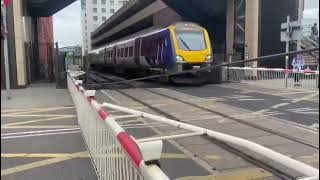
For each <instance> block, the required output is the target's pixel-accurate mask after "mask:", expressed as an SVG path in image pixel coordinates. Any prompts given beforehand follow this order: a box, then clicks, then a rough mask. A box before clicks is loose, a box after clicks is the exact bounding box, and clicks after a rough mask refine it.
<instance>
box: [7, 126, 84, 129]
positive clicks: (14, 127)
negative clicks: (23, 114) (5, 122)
mask: <svg viewBox="0 0 320 180" xmlns="http://www.w3.org/2000/svg"><path fill="white" fill-rule="evenodd" d="M79 127H80V126H71V125H70V126H68V125H66V126H7V127H2V126H1V129H59V128H79Z"/></svg>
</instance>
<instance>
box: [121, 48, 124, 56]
mask: <svg viewBox="0 0 320 180" xmlns="http://www.w3.org/2000/svg"><path fill="white" fill-rule="evenodd" d="M123 55H124V48H121V57H123Z"/></svg>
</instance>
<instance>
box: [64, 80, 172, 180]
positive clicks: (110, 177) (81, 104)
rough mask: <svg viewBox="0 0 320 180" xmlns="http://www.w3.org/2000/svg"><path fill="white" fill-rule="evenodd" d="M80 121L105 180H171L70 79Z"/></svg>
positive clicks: (77, 83) (70, 86)
mask: <svg viewBox="0 0 320 180" xmlns="http://www.w3.org/2000/svg"><path fill="white" fill-rule="evenodd" d="M68 88H69V91H70V94H71V96H72V99H73V102H74V104H75V107H76V109H77V116H78V122H79V125H80V127H81V130H82V133H83V137H84V139H85V141H86V144H87V147H88V150H89V152H90V157H91V159H92V162H93V164H94V166H95V168H96V172H97V174H98V176H99V178H100V179H102V180H142V179H146V180H168V179H169V178H168V177H167V176H166V175H165V174H164V173H163V172H162V171H161V169H160V168H159V167H158V166H156V165H146V164H145V162H144V160H143V158H142V155H141V153H140V149H139V147H138V145H137V144H136V142H135V141H134V140H133V138H132V137H131V136H129V135H128V134H127V133H126V132H125V131H124V130H123V129H122V128H121V127H120V126H119V125H118V124H117V122H116V121H115V120H114V119H113V118H112V117H111V116H110V115H109V114H108V113H107V112H105V111H104V110H103V109H102V108H101V106H100V104H98V102H97V101H95V99H94V98H93V97H91V96H90V94H89V93H88V91H85V90H84V89H83V87H81V84H80V83H79V81H76V80H74V79H73V78H72V77H70V76H69V77H68Z"/></svg>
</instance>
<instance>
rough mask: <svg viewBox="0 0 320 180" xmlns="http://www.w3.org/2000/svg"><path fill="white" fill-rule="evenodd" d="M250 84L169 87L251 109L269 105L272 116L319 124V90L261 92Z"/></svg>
mask: <svg viewBox="0 0 320 180" xmlns="http://www.w3.org/2000/svg"><path fill="white" fill-rule="evenodd" d="M249 86H250V85H248V88H246V87H243V88H241V89H240V88H237V89H236V88H234V86H231V85H230V87H228V84H225V85H206V86H201V87H170V88H169V89H171V90H174V91H178V92H181V93H185V94H189V95H193V96H197V97H202V98H217V100H216V101H217V102H220V103H224V104H227V105H231V106H234V107H238V108H242V109H246V110H250V111H260V110H265V109H269V112H271V113H270V115H271V116H273V117H277V118H280V119H284V120H288V121H291V122H294V123H298V124H302V125H305V126H313V125H316V124H319V101H318V100H319V93H316V92H305V93H302V92H301V91H292V92H288V90H285V92H282V91H284V90H282V91H281V90H279V91H278V93H274V92H261V89H259V88H256V91H255V90H254V87H253V88H252V87H251V88H249ZM248 89H250V90H248ZM304 99H306V100H304Z"/></svg>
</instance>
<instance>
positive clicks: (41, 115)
mask: <svg viewBox="0 0 320 180" xmlns="http://www.w3.org/2000/svg"><path fill="white" fill-rule="evenodd" d="M1 117H77V116H76V115H68V114H21V115H19V114H18V115H14V114H13V115H11V114H3V115H1Z"/></svg>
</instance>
